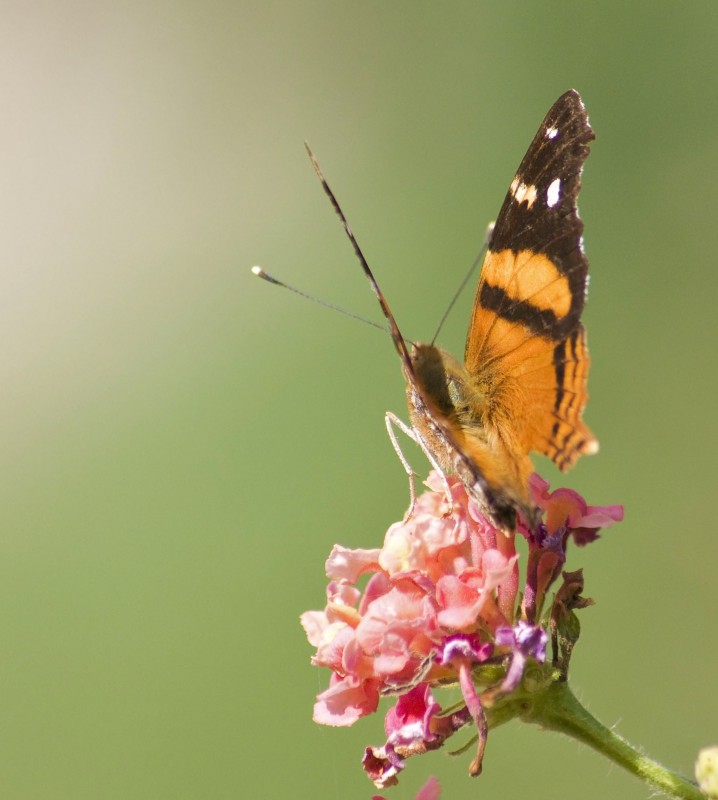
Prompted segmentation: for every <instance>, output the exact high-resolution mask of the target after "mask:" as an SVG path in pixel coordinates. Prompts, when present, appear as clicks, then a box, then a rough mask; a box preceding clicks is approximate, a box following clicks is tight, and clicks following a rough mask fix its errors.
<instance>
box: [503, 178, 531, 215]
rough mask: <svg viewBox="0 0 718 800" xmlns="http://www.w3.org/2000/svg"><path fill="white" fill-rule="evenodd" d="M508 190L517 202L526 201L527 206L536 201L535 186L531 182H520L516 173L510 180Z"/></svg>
mask: <svg viewBox="0 0 718 800" xmlns="http://www.w3.org/2000/svg"><path fill="white" fill-rule="evenodd" d="M509 191H510V192H511V194H512V195H513V198H514V200H515V201H516V202H517V203H526V204H527V205H528V207H529V208H531V206H532V205H533V204H534V203H535V202H536V196H537V192H536V187H535V186H534V185H533V184H528V185H527V184H525V183H522V182H521V178H519V176H518V175H517V176H516V177H515V178H514V179H513V181H511V186H510V187H509Z"/></svg>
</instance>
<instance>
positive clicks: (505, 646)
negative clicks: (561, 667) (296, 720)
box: [301, 472, 623, 797]
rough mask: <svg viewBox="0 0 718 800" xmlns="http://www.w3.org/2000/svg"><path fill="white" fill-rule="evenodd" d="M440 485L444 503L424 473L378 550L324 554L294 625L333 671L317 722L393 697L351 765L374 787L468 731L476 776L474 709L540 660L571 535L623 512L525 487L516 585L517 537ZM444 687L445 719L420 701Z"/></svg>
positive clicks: (577, 536)
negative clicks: (450, 701)
mask: <svg viewBox="0 0 718 800" xmlns="http://www.w3.org/2000/svg"><path fill="white" fill-rule="evenodd" d="M448 485H449V490H450V492H451V503H449V502H448V501H447V498H446V497H445V494H444V491H445V488H444V480H443V478H442V476H440V475H438V474H437V473H435V472H433V473H431V474H430V476H429V478H428V480H427V486H428V489H429V490H428V491H426V492H424V493H423V494H422V495H421V496H420V497H419V498H417V501H416V506H415V509H414V513H413V514H412V516H411V518H410V519H408V520H406V521H403V522H397V523H395V524H394V525H392V526H391V527H390V528H389V530H388V531H387V533H386V536H385V539H384V544H383V546H382V547H381V548H376V549H368V550H367V549H356V550H352V549H349V548H346V547H342V546H340V545H336V546H335V547H334V548H333V550H332V552H331V554H330V556H329V558H328V559H327V562H326V572H327V576H328V577H329V579H330V581H329V584H328V586H327V591H326V605H325V607H324V609H323V610H322V611H307V612H306V613H304V614H303V615H302V618H301V620H302V625H303V626H304V629H305V632H306V634H307V638H308V639H309V641H310V643H311V644H312V645H313V646H314V647H315V648H316V651H315V654H314V656H313V658H312V663H313V664H315V665H317V666H326V667H329V669H330V670H331V671H332V676H331V680H330V684H329V687H328V688H327V689H326V690H325V691H323V692H321V694H319V696H318V697H317V701H316V704H315V706H314V719H315V721H316V722H319V723H322V724H325V725H335V726H336V725H340V726H346V725H352V724H353V723H354V722H356V721H357V720H358V719H360V718H361V717H363V716H366V715H367V714H371V713H373V712H374V711H376V709H377V707H378V703H379V697H380V696H381V695H382V694H395V695H396V694H398V695H399V698H398V701H397V703H396V705H395V706H394V707H393V708H392V709H390V710H389V712H388V713H387V715H386V720H385V728H386V734H387V739H386V742H385V744H384V745H383V746H381V747H370V748H367V751H366V753H365V757H364V761H363V763H364V768H365V770H366V771H367V773H368V774H369V776H370V777H371V778H372V780H374V782H375V783H376V785H377V786H380V787H384V786H389V785H391V784H392V783H396V780H397V776H398V774H399V773H400V772H401V770H402V769H403V768H404V761H405V759H406V758H407V757H408V756H411V755H416V754H418V753H421V752H426V751H427V750H432V749H436V748H438V747H441V746H442V744H443V743H444V741H445V740H446V739H447V738H448V737H449V736H451V735H452V734H453V733H454V732H455V731H456V730H458V729H459V728H461V727H462V726H464V725H466V724H468V723H473V725H474V726H475V728H476V730H477V733H478V750H477V754H476V757H475V758H474V761H473V762H472V766H471V770H470V771H471V773H472V774H478V773H479V772H480V771H481V763H482V758H483V752H484V747H485V745H486V741H487V735H488V723H487V716H486V713H485V709H486V708H489V707H491V706H492V704H494V703H495V702H497V700H498V699H500V698H501V697H502V696H504V695H508V694H510V693H511V692H514V691H515V690H517V689H518V688H519V687H520V685H521V681H522V679H523V675H524V670H525V667H526V665H527V663H528V661H529V660H533V661H534V662H538V663H541V662H543V660H544V657H545V647H546V642H547V639H548V637H547V634H546V631H544V630H543V628H542V627H540V626H539V625H538V624H537V622H536V620H537V619H538V617H539V615H540V611H541V605H542V602H543V598H544V597H545V596H546V593H547V591H548V589H549V587H550V586H551V584H552V583H553V581H555V580H556V578H557V577H558V575H559V574H560V571H561V567H562V565H563V563H564V561H565V554H566V544H567V542H568V540H569V538H573V539H574V540H575V541H576V543H577V544H579V545H583V544H586V543H587V542H589V541H592V540H593V539H596V538H598V530H599V529H600V528H602V527H607V526H608V525H611V524H613V522H616V521H618V520H620V519H621V518H622V515H623V509H622V508H621V507H620V506H589V505H587V504H586V502H585V501H584V500H583V498H581V497H580V495H578V494H577V493H576V492H573V491H571V490H569V489H557V490H556V491H554V492H549V488H548V484H547V483H546V482H545V481H543V480H542V479H541V478H539V477H538V476H533V477H532V479H531V491H532V496H533V498H534V501H535V503H536V505H537V506H539V508H541V509H542V511H543V512H544V514H545V523H541V524H540V525H538V526H537V527H536V529H535V530H529V529H527V528H522V529H521V532H522V533H523V535H524V536H525V538H526V539H527V541H528V549H529V556H528V562H527V565H526V579H525V583H524V585H523V586H521V585H520V581H519V567H518V560H519V556H518V554H517V552H516V549H515V541H514V539H515V537H514V536H513V535H507V534H505V533H504V532H502V531H500V530H497V529H496V528H494V527H493V526H492V525H491V524H490V522H489V521H488V520H487V519H486V518H485V517H484V516H483V515H482V514H481V512H480V510H479V508H478V506H477V505H476V504H475V502H474V501H473V500H472V499H471V498H470V497H469V496H468V495H467V493H466V490H465V488H464V485H463V484H462V483H461V481H459V480H458V479H457V478H455V477H449V478H448ZM367 575H368V576H369V578H368V581H367V582H366V585H365V587H364V590H363V591H361V590H360V589H359V587H358V586H357V583H358V582H359V581H360V580H362V581H363V580H364V579H365V577H366V576H367ZM521 595H523V603H522V604H521V606H519V604H518V599H519V597H520V596H521ZM444 684H455V685H458V687H459V689H460V690H461V693H462V696H463V701H464V705H463V707H459V709H458V710H457V711H454V712H452V713H449V714H445V713H440V712H441V707H440V705H439V704H438V702H437V701H436V700H435V699H434V696H433V694H432V692H431V688H432V687H440V686H442V685H444ZM478 686H480V687H481V688H477V687H478ZM431 791H434V790H433V789H427V792H428V793H429V794H427V797H431V796H435V795H431ZM436 791H437V792H438V785H437V788H436Z"/></svg>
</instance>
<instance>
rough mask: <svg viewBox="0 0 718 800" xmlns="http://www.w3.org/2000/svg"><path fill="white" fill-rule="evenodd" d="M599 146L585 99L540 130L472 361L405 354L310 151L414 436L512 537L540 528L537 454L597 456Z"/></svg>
mask: <svg viewBox="0 0 718 800" xmlns="http://www.w3.org/2000/svg"><path fill="white" fill-rule="evenodd" d="M593 138H594V134H593V131H592V130H591V127H590V125H589V123H588V116H587V114H586V110H585V109H584V106H583V103H582V102H581V98H580V96H579V94H578V92H576V91H573V90H571V91H568V92H566V93H565V94H564V95H562V96H561V97H560V98H559V99H558V100H557V101H556V102H555V103H554V105H553V106H552V107H551V109H550V110H549V112H548V114H547V115H546V117H545V119H544V121H543V122H542V123H541V126H540V128H539V130H538V133H537V134H536V136H535V137H534V140H533V141H532V142H531V145H530V146H529V149H528V151H527V152H526V155H525V156H524V158H523V160H522V161H521V164H520V166H519V169H518V172H517V173H516V175H515V177H514V179H513V181H512V182H511V186H510V188H509V191H508V194H507V195H506V199H505V200H504V203H503V205H502V207H501V211H500V212H499V216H498V218H497V220H496V223H495V225H494V226H493V229H492V230H491V233H490V235H489V239H488V245H487V251H486V256H485V258H484V261H483V266H482V269H481V276H480V279H479V284H478V287H477V290H476V297H475V300H474V307H473V311H472V313H471V320H470V322H469V329H468V333H467V336H466V347H465V350H464V361H463V363H461V362H460V361H458V360H457V359H455V358H453V356H451V355H450V354H449V353H447V352H446V351H445V350H442V349H441V348H439V347H436V346H435V345H433V344H415V345H412V346H411V349H410V348H409V347H408V346H407V343H406V341H405V339H404V337H403V336H402V334H401V332H400V331H399V328H398V326H397V324H396V321H395V320H394V316H393V314H392V313H391V311H390V309H389V306H388V304H387V302H386V300H385V298H384V296H383V294H382V292H381V290H380V289H379V286H378V285H377V282H376V280H375V278H374V276H373V274H372V272H371V270H370V268H369V266H368V264H367V262H366V260H365V258H364V256H363V254H362V252H361V249H360V247H359V245H358V243H357V241H356V239H355V238H354V236H353V234H352V232H351V230H350V229H349V225H348V224H347V221H346V218H345V216H344V214H343V213H342V211H341V208H340V207H339V204H338V203H337V200H336V198H335V197H334V194H333V193H332V191H331V189H330V188H329V186H328V184H327V182H326V180H325V179H324V176H323V175H322V172H321V170H320V169H319V165H318V164H317V162H316V160H315V159H314V157H313V156H312V154H311V152H310V153H309V155H310V157H311V158H312V162H313V164H314V167H315V169H316V171H317V174H318V175H319V178H320V180H321V181H322V185H323V187H324V190H325V191H326V193H327V194H328V196H329V198H330V199H331V201H332V204H333V205H334V208H335V210H336V212H337V214H338V215H339V217H340V219H341V221H342V223H343V224H344V227H345V230H346V232H347V234H348V236H349V238H350V239H351V242H352V244H353V246H354V250H355V252H356V254H357V256H358V257H359V260H360V261H361V263H362V267H363V269H364V272H365V273H366V275H367V277H368V278H369V280H370V282H371V285H372V287H373V289H374V292H375V293H376V295H377V297H378V299H379V303H380V304H381V307H382V310H383V312H384V316H385V317H386V319H387V321H388V323H389V328H390V332H391V336H392V339H393V341H394V345H395V347H396V349H397V351H398V353H399V356H400V357H401V361H402V367H403V371H404V375H405V377H406V381H407V398H408V404H409V415H410V420H411V427H410V428H406V427H404V430H405V431H406V432H407V433H409V435H410V436H411V437H412V438H413V439H415V441H417V442H418V444H419V445H420V446H421V447H422V449H423V450H424V452H425V453H426V454H427V456H428V457H429V460H430V461H431V462H432V463H433V464H434V465H435V466H438V467H440V468H441V469H442V470H443V471H454V472H456V473H457V474H458V476H459V477H460V478H461V480H462V481H463V482H464V484H465V485H466V487H467V489H468V491H469V493H470V494H471V495H472V496H473V497H474V498H475V499H476V500H477V501H478V503H479V504H480V506H481V508H482V510H483V511H484V513H486V514H487V515H488V516H489V517H490V518H491V519H492V520H493V521H494V522H495V523H496V524H497V525H499V526H500V527H502V528H504V529H507V530H513V529H514V527H515V525H516V513H517V512H519V513H520V514H521V515H522V517H523V519H524V521H525V522H526V523H527V524H528V525H530V526H533V525H534V524H535V521H536V519H537V517H536V509H535V508H534V507H533V504H532V502H531V498H530V495H529V490H528V479H529V476H530V475H531V473H532V471H533V467H532V465H531V461H530V459H529V453H530V452H531V451H536V452H538V453H542V454H543V455H546V456H548V457H549V458H551V459H552V460H553V461H554V463H556V464H557V466H558V467H559V468H560V469H562V470H566V469H568V468H569V467H570V466H571V465H572V464H573V463H574V462H575V461H576V460H577V459H578V457H579V456H581V455H583V454H584V453H594V452H596V450H597V449H598V443H597V441H596V439H595V438H594V437H593V435H592V434H591V432H590V430H589V429H588V428H587V427H586V425H585V424H584V423H583V421H582V420H581V415H582V412H583V409H584V406H585V404H586V401H587V399H588V394H587V391H586V377H587V374H588V367H589V358H588V352H587V349H586V335H585V332H584V329H583V326H582V325H581V312H582V311H583V306H584V300H585V296H586V283H587V273H588V262H587V261H586V257H585V256H584V253H583V247H582V237H581V234H582V231H583V223H582V222H581V220H580V218H579V216H578V212H577V209H576V198H577V196H578V192H579V189H580V178H581V170H582V167H583V163H584V161H585V160H586V157H587V156H588V152H589V149H588V144H589V142H591V141H592V140H593ZM307 149H308V148H307ZM389 418H391V419H393V420H395V419H396V418H394V417H393V415H389V416H388V419H389ZM402 427H403V426H402ZM402 460H403V459H402ZM404 463H405V462H404ZM405 466H407V465H406V463H405ZM412 499H413V491H412Z"/></svg>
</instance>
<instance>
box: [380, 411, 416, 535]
mask: <svg viewBox="0 0 718 800" xmlns="http://www.w3.org/2000/svg"><path fill="white" fill-rule="evenodd" d="M384 423H385V424H386V432H387V433H388V434H389V441H390V442H391V446H392V447H393V448H394V452H395V453H396V455H397V458H398V459H399V461H401V465H402V467H404V471H405V472H406V474H407V475H408V476H409V509H408V510H407V512H406V514H404V522H406V521H407V520H408V519H411V517H412V516H413V514H414V506H415V505H416V486H415V485H414V476H415V475H416V473H415V472H414V470H413V469H412V466H411V464H410V463H409V462H408V461H407V459H406V456H405V455H404V451H403V450H402V449H401V445H400V444H399V440H398V439H397V438H396V432H395V431H394V428H395V427H396V428H398V429H399V430H400V431H401V432H402V433H404V434H406V436H408V437H409V438H410V439H411V440H412V441H414V442H415V441H416V436H415V435H414V430H413V429H412V428H410V427H409V426H408V425H405V424H404V423H403V422H402V421H401V420H400V419H399V417H397V416H396V414H393V413H392V412H391V411H387V412H386V414H384Z"/></svg>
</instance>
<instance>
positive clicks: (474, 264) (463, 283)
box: [431, 222, 494, 345]
mask: <svg viewBox="0 0 718 800" xmlns="http://www.w3.org/2000/svg"><path fill="white" fill-rule="evenodd" d="M493 229H494V223H493V222H492V223H491V224H490V225H489V226H488V228H487V229H486V236H485V237H484V243H483V244H482V245H481V249H480V250H479V252H478V253H477V254H476V258H474V260H473V261H472V262H471V266H470V267H469V269H468V271H467V273H466V275H464V278H463V280H462V281H461V283H460V284H459V288H458V289H457V290H456V291H455V292H454V296H453V297H452V298H451V301H450V302H449V305H448V306H447V307H446V311H444V314H443V316H442V317H441V319H440V320H439V324H438V325H437V327H436V332H435V333H434V335H433V337H432V339H431V344H432V345H433V344H434V342H435V341H436V339H437V337H438V335H439V334H440V333H441V329H442V328H443V327H444V323H445V322H446V320H447V319H448V317H449V314H450V313H451V309H452V308H453V307H454V306H455V305H456V301H457V300H458V299H459V297H460V296H461V293H462V292H463V291H464V289H465V288H466V284H467V283H468V282H469V279H470V278H471V276H472V275H473V274H474V272H476V268H477V267H478V266H479V265H480V264H481V263H482V262H483V260H484V257H485V255H486V250H487V248H488V246H489V237H490V236H491V232H492V231H493Z"/></svg>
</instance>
